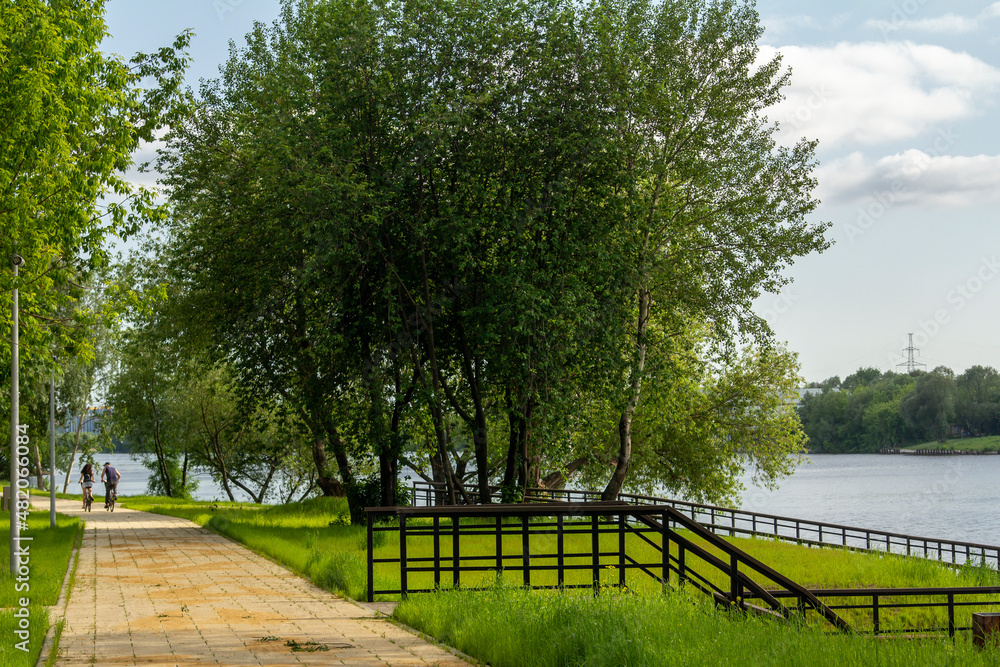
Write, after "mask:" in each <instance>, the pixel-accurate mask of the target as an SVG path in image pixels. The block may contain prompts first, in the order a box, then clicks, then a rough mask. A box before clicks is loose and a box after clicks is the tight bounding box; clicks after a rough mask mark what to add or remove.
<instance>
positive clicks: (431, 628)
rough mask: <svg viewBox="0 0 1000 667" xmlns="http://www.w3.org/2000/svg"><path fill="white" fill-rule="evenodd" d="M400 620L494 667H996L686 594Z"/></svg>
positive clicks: (477, 609)
mask: <svg viewBox="0 0 1000 667" xmlns="http://www.w3.org/2000/svg"><path fill="white" fill-rule="evenodd" d="M394 616H395V617H396V618H397V619H399V620H400V621H402V622H403V623H406V624H407V625H410V626H412V627H415V628H417V629H418V630H421V631H423V632H426V633H427V634H429V635H432V636H434V637H436V638H437V639H439V640H440V641H442V642H444V643H446V644H450V645H452V646H455V647H456V648H458V649H459V650H461V651H464V652H465V653H468V654H470V655H472V656H474V657H476V658H478V659H479V660H483V661H485V662H488V663H489V664H490V665H492V666H493V667H515V666H522V665H531V666H532V667H548V666H551V667H564V666H567V667H568V666H575V665H594V666H595V667H596V666H606V665H627V666H628V667H639V666H643V665H650V666H653V665H685V666H687V665H781V666H784V665H808V666H810V667H812V666H815V665H837V666H840V665H908V666H909V665H930V664H933V665H997V664H1000V659H998V655H997V653H996V652H984V653H980V652H979V651H977V650H975V649H974V648H973V647H972V646H971V644H970V643H969V642H968V639H965V638H961V637H960V638H959V639H958V640H957V642H956V644H955V645H952V644H951V643H950V642H949V641H948V640H947V639H946V638H945V639H930V640H922V641H919V642H917V641H908V640H896V641H876V640H873V639H871V638H868V637H863V636H839V635H827V634H824V632H823V631H821V630H816V629H812V628H803V627H800V626H798V625H796V624H794V623H777V622H774V621H772V620H766V619H758V618H756V617H753V616H744V615H743V614H739V613H732V614H727V613H722V612H718V611H716V610H715V608H714V607H713V606H712V605H711V604H710V603H708V602H706V601H704V600H701V599H697V598H690V597H688V596H687V595H684V594H674V595H667V596H662V595H659V596H656V595H636V594H629V593H619V592H617V591H613V590H609V591H604V592H602V593H601V594H600V595H598V596H593V595H591V594H577V593H560V592H558V591H528V590H524V589H510V588H494V589H492V590H489V591H478V592H464V591H443V592H440V593H431V594H423V595H414V596H410V597H409V598H408V599H406V600H404V601H403V602H401V603H400V605H399V606H398V607H397V608H396V611H395V614H394Z"/></svg>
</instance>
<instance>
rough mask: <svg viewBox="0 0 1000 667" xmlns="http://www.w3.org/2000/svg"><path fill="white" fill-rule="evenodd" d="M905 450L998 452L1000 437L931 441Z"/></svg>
mask: <svg viewBox="0 0 1000 667" xmlns="http://www.w3.org/2000/svg"><path fill="white" fill-rule="evenodd" d="M903 449H955V450H959V451H972V452H981V451H997V450H998V449H1000V435H987V436H983V437H981V438H954V439H950V440H946V441H944V442H938V441H937V440H931V441H930V442H922V443H920V444H918V445H910V446H908V447H904V448H903Z"/></svg>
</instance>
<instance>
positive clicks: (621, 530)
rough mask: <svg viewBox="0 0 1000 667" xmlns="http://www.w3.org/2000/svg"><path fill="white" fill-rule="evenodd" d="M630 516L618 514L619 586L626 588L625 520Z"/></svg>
mask: <svg viewBox="0 0 1000 667" xmlns="http://www.w3.org/2000/svg"><path fill="white" fill-rule="evenodd" d="M627 519H628V517H627V516H626V515H625V514H624V513H622V514H619V515H618V587H619V588H625V521H626V520H627Z"/></svg>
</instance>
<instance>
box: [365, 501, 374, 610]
mask: <svg viewBox="0 0 1000 667" xmlns="http://www.w3.org/2000/svg"><path fill="white" fill-rule="evenodd" d="M366 519H367V521H366V523H367V524H368V601H369V602H375V560H374V559H375V540H374V534H373V533H374V526H373V522H374V519H373V517H372V515H371V513H370V512H369V513H368V516H367V517H366Z"/></svg>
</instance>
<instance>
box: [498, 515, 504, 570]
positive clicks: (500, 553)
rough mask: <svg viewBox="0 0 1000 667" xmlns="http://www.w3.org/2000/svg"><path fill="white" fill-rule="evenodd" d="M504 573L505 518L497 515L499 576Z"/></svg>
mask: <svg viewBox="0 0 1000 667" xmlns="http://www.w3.org/2000/svg"><path fill="white" fill-rule="evenodd" d="M501 572H503V517H502V516H500V515H499V514H498V515H497V576H498V577H499V576H500V573H501Z"/></svg>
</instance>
